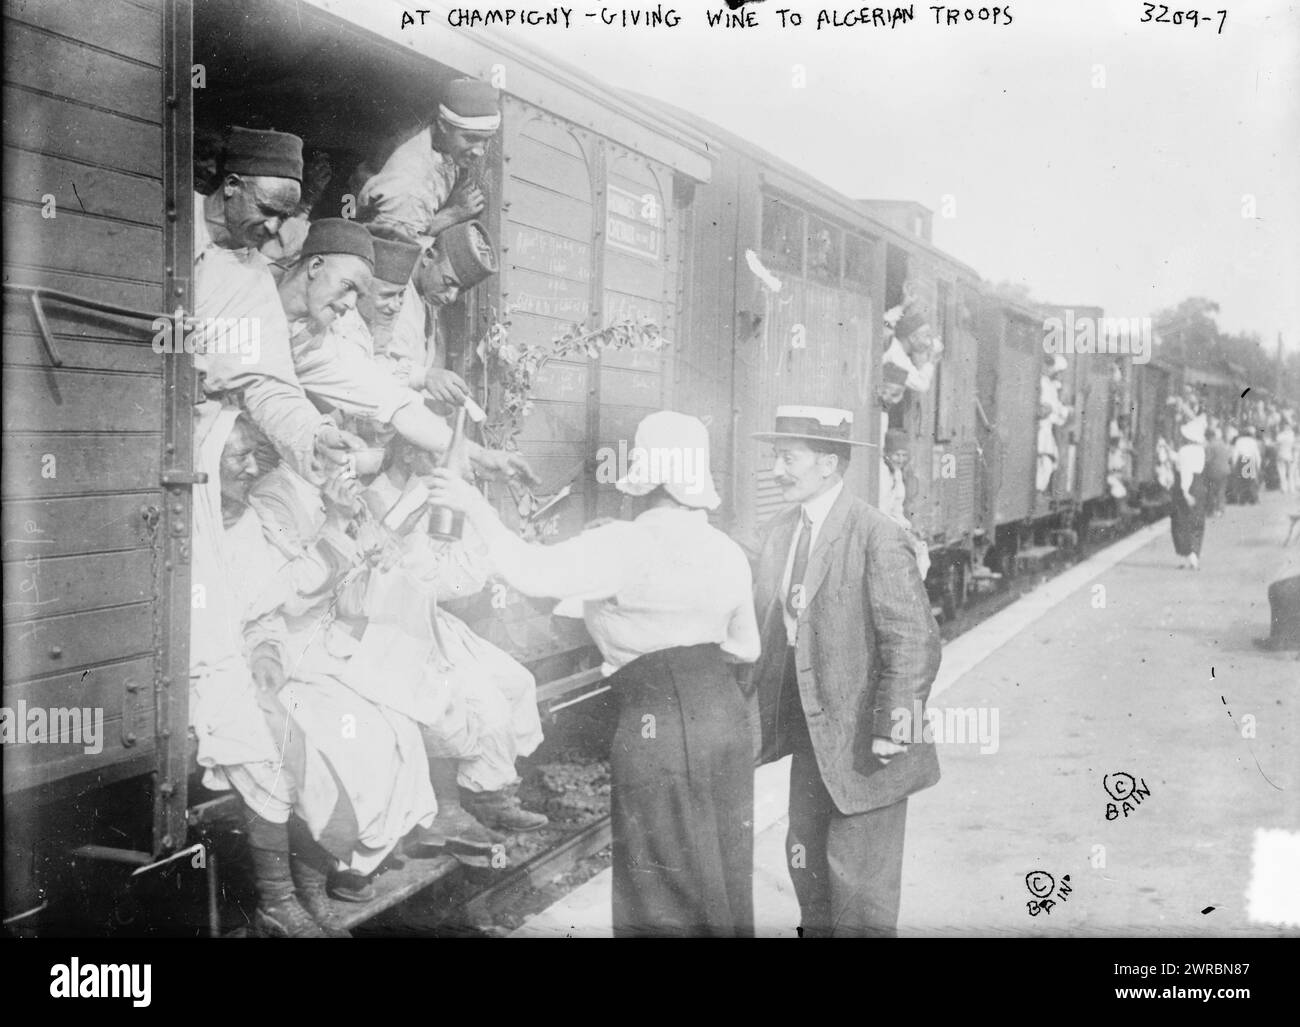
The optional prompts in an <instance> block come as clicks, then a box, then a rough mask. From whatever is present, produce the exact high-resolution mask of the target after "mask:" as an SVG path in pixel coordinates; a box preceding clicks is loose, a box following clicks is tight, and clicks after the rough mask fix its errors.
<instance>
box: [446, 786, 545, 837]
mask: <svg viewBox="0 0 1300 1027" xmlns="http://www.w3.org/2000/svg"><path fill="white" fill-rule="evenodd" d="M464 801H465V807H466V809H468V810H469V811H470V813H472V814H473V815H474V817H475V819H477V820H478V821H479V822H480V823H482V824H485V825H486V826H488V827H491V828H495V829H496V830H498V831H507V832H511V833H517V832H520V831H536V830H537V829H538V828H540V827H545V826H546V825H547V824H549V823H550V822H551V821H550V818H549V817H547V816H546V815H545V814H542V813H533V812H531V811H530V810H526V809H524V808H523V807H522V806H520V805H519V798H518V796H517V795H516V794H515V790H514V788H503V789H502V790H501V791H499V792H473V793H470V794H468V795H467V796H466V797H465V800H464Z"/></svg>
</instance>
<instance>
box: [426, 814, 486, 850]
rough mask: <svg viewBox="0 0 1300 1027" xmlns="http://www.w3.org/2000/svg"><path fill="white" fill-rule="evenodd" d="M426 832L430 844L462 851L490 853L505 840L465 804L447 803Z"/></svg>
mask: <svg viewBox="0 0 1300 1027" xmlns="http://www.w3.org/2000/svg"><path fill="white" fill-rule="evenodd" d="M424 833H425V838H426V841H427V842H428V843H429V844H431V845H437V846H439V847H441V848H447V849H451V850H453V851H461V852H464V851H469V852H487V853H490V852H491V851H492V850H493V848H494V847H495V846H497V845H501V844H503V843H504V842H505V839H504V838H502V837H501V836H500V835H498V834H496V833H495V832H493V831H491V830H489V829H488V828H486V827H484V826H483V825H482V824H480V823H479V822H478V821H477V820H475V819H474V817H472V816H470V814H469V813H468V812H467V811H466V809H465V808H464V807H463V806H450V805H447V804H445V803H444V804H443V805H442V806H441V807H440V808H439V809H438V815H437V816H436V817H434V818H433V823H432V824H430V825H429V826H428V827H427V828H425V829H424Z"/></svg>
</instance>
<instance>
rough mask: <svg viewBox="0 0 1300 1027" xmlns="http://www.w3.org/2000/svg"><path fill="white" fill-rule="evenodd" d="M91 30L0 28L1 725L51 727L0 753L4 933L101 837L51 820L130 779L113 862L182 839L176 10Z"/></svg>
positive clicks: (184, 484)
mask: <svg viewBox="0 0 1300 1027" xmlns="http://www.w3.org/2000/svg"><path fill="white" fill-rule="evenodd" d="M91 8H92V5H90V4H47V3H37V2H21V0H13V2H8V3H6V4H5V8H4V26H5V56H6V98H5V119H4V122H5V127H4V142H5V172H4V208H5V221H6V228H7V231H6V233H5V243H4V267H5V314H4V349H3V359H4V364H5V404H4V468H5V474H4V478H3V511H4V536H3V537H4V554H3V555H4V595H5V603H4V636H5V637H4V641H5V647H4V648H5V655H4V705H5V707H6V709H7V710H8V711H12V716H13V718H14V719H13V720H11V722H10V726H11V727H15V726H17V727H19V728H20V730H21V729H27V730H28V731H32V730H35V729H36V728H37V726H38V724H39V723H40V720H39V718H37V717H36V716H35V714H36V713H37V712H38V711H41V710H43V711H47V712H48V714H49V717H50V719H51V720H52V721H54V720H57V721H58V724H57V725H56V724H53V723H50V724H46V725H45V728H46V730H47V732H51V733H50V734H49V735H48V736H47V740H48V741H49V742H50V743H51V744H26V745H5V746H4V770H5V774H4V792H5V811H6V816H5V824H6V838H5V842H6V846H7V848H8V851H9V853H10V855H12V856H15V857H16V856H17V854H18V853H19V852H23V853H25V854H26V855H27V856H28V858H24V859H18V858H14V859H8V858H7V859H6V867H8V868H10V870H11V872H10V873H7V875H6V904H7V906H8V908H9V909H14V908H19V909H25V908H26V905H27V904H30V902H31V901H32V898H33V896H35V895H36V894H38V892H39V889H40V887H41V873H42V870H41V868H42V866H43V861H44V857H45V855H46V852H47V850H49V849H51V848H53V847H57V846H60V845H72V844H76V843H78V842H81V841H85V840H86V839H87V838H88V837H90V836H92V835H93V834H94V833H95V832H96V831H97V830H100V829H102V825H101V824H99V823H97V822H96V818H95V813H94V808H93V804H92V809H91V810H90V811H88V813H87V815H86V816H84V817H82V818H80V819H70V818H59V819H55V818H53V817H51V816H50V814H49V810H48V806H47V804H48V803H50V802H53V801H57V800H59V799H62V798H66V797H68V796H73V795H76V794H77V793H79V792H81V791H83V790H85V789H90V788H99V787H103V786H105V785H107V784H110V783H112V782H114V781H117V780H121V779H123V778H128V777H132V776H134V775H152V784H153V789H152V794H153V800H154V809H153V814H152V817H145V818H143V819H144V820H145V821H151V830H150V826H149V824H148V823H146V824H145V827H144V831H143V834H141V835H137V836H135V837H131V836H130V835H129V834H128V832H127V831H126V830H125V829H124V827H123V825H113V826H114V827H115V828H116V829H117V831H118V834H119V836H120V837H121V839H122V840H121V841H120V842H119V845H131V846H134V847H138V848H140V849H142V850H144V851H145V852H148V853H154V852H157V851H160V850H162V849H165V848H169V847H171V846H173V845H178V844H180V843H181V842H183V840H184V837H185V816H184V813H185V810H184V794H185V769H186V760H187V757H188V753H187V751H186V746H185V737H186V724H187V704H186V695H185V691H186V688H185V686H186V682H187V680H188V675H189V666H188V663H189V659H188V635H187V628H188V611H189V606H190V589H189V568H188V563H189V532H190V509H189V490H190V486H191V485H192V484H193V481H194V479H193V476H192V474H191V472H190V436H191V418H192V415H191V411H190V405H191V403H192V402H193V386H192V374H191V358H189V357H188V356H186V355H185V353H184V352H183V348H182V351H181V352H179V353H175V354H169V355H167V356H160V355H159V354H158V353H157V352H156V351H155V349H154V342H155V341H156V340H162V341H163V342H166V341H168V340H174V337H175V336H174V332H173V331H172V327H173V326H172V322H171V321H170V313H169V312H171V311H174V310H175V309H176V308H177V307H185V306H187V305H188V296H187V291H188V268H189V267H190V257H189V252H190V238H189V237H190V227H189V220H190V218H189V210H190V202H189V197H188V193H187V188H186V187H185V185H184V183H186V182H187V181H188V174H189V172H188V159H189V158H188V153H187V150H188V145H189V135H190V80H189V69H190V58H189V45H190V37H189V23H188V9H187V6H186V5H185V4H183V3H176V4H170V3H169V4H164V3H162V2H151V0H141V2H132V0H106V2H104V3H101V4H95V5H93V11H92V9H91ZM28 706H30V707H31V711H30V712H28V713H27V715H26V717H24V716H23V714H24V711H25V709H26V707H28ZM100 716H102V721H100V723H99V730H98V732H97V733H98V735H99V737H98V738H91V737H90V735H91V732H92V730H93V726H92V723H90V722H93V721H94V720H95V719H97V718H99V717H100ZM78 718H84V720H85V721H86V722H83V723H80V724H78ZM18 721H25V723H24V724H21V725H19V724H18V723H17V722H18ZM27 740H28V741H29V742H35V741H40V740H41V739H39V738H33V737H30V735H29V737H28V738H27ZM15 904H16V905H15Z"/></svg>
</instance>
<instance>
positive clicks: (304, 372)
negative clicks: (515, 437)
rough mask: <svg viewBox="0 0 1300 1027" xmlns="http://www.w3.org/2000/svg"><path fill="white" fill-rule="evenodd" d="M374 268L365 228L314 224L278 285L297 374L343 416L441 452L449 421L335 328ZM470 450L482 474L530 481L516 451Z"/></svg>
mask: <svg viewBox="0 0 1300 1027" xmlns="http://www.w3.org/2000/svg"><path fill="white" fill-rule="evenodd" d="M374 267H375V248H374V242H373V241H372V239H371V235H370V233H369V232H368V231H367V230H366V229H365V228H364V227H363V226H362V225H359V224H357V223H356V222H354V221H348V220H346V219H344V218H325V219H322V220H319V221H315V222H313V223H312V226H311V230H310V231H309V232H308V233H307V239H306V241H305V242H304V244H303V248H302V253H301V255H300V257H299V259H298V260H297V261H296V262H295V263H294V264H292V265H291V266H290V267H289V268H288V269H287V270H286V271H285V273H284V277H283V278H282V279H281V280H280V284H279V296H280V301H281V303H282V304H283V309H284V316H285V317H286V318H287V320H288V323H289V327H290V332H291V333H292V334H291V350H292V354H293V362H294V370H295V373H296V374H297V376H298V379H299V381H300V382H301V383H302V386H303V388H305V389H306V390H307V392H308V393H309V394H310V395H311V396H312V397H313V398H314V399H316V400H317V401H318V402H321V403H324V404H326V405H328V406H330V407H332V408H334V409H336V410H339V411H341V412H342V413H344V414H347V415H352V416H355V417H361V418H366V419H369V420H372V421H375V422H378V423H380V424H385V425H386V424H391V425H392V427H393V428H394V429H395V430H396V431H397V433H398V434H400V435H401V436H402V437H403V438H406V439H408V440H409V441H411V442H413V443H415V445H417V446H419V447H421V448H422V449H425V450H427V451H429V452H431V453H441V452H443V451H444V450H445V449H446V448H447V445H448V443H449V442H450V441H451V429H450V428H448V427H447V424H446V422H445V421H443V420H442V418H440V417H439V416H438V415H437V414H435V413H434V412H433V411H432V410H430V409H429V408H428V407H427V406H425V404H424V402H423V400H422V399H421V397H420V396H419V394H417V393H416V392H415V391H414V390H412V389H410V388H406V387H404V386H402V385H400V384H399V383H398V382H397V380H396V379H395V378H394V377H393V376H392V375H389V374H385V373H384V372H383V370H382V369H381V368H380V367H378V366H377V365H376V364H375V362H374V361H373V360H372V359H367V358H366V357H365V356H364V355H363V354H362V353H361V352H359V351H358V350H357V348H356V347H355V346H352V345H347V344H346V342H345V341H344V340H342V339H341V338H340V336H339V335H338V333H336V332H335V330H334V326H335V324H336V323H337V322H338V321H339V320H340V319H341V318H344V317H346V316H347V315H350V314H353V313H354V312H355V311H356V309H357V303H358V300H359V298H360V297H361V296H362V295H369V294H370V292H371V290H372V287H373V278H374ZM404 267H405V265H403V267H402V268H396V269H389V271H388V272H386V273H389V274H390V277H391V276H392V271H393V270H396V271H397V273H398V274H400V272H401V271H402V270H404ZM358 327H359V325H358V323H357V322H356V321H353V322H352V324H351V331H352V332H353V333H354V334H355V332H356V331H357V330H358ZM347 330H348V329H347V328H345V329H344V331H345V332H346V331H347ZM352 437H354V438H355V436H352ZM358 448H360V447H358ZM468 454H469V458H470V460H471V461H472V462H473V463H474V465H475V467H476V468H477V469H478V470H480V471H482V472H483V473H484V474H486V475H489V476H492V477H507V476H515V475H518V476H522V477H524V478H526V479H532V471H531V470H530V469H529V467H528V464H527V463H526V462H525V461H524V459H523V457H521V456H520V455H519V454H518V453H507V452H503V451H501V450H490V449H485V448H483V447H482V446H479V445H478V444H477V443H471V444H469V446H468Z"/></svg>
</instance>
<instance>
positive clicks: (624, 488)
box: [614, 410, 722, 510]
mask: <svg viewBox="0 0 1300 1027" xmlns="http://www.w3.org/2000/svg"><path fill="white" fill-rule="evenodd" d="M660 485H662V486H663V487H664V491H666V492H667V493H668V494H669V495H670V496H672V497H673V499H675V500H677V502H679V503H681V504H682V505H683V506H690V507H696V508H699V509H703V510H716V509H717V508H718V506H719V505H720V504H721V502H722V500H721V498H719V496H718V490H717V489H715V488H714V487H713V476H712V475H711V474H710V473H709V430H708V428H706V427H705V426H704V422H703V421H701V420H700V419H699V418H698V417H692V416H690V414H679V413H677V412H676V411H675V410H660V411H658V412H657V413H653V414H648V415H647V416H646V417H644V418H642V419H641V423H640V424H638V425H637V426H636V442H635V445H634V446H633V449H632V462H631V466H630V467H629V468H628V471H627V474H625V475H623V477H622V478H620V479H619V480H618V481H617V482H616V483H615V486H614V487H615V488H617V489H618V490H619V491H620V492H624V493H626V494H627V495H629V496H644V495H647V494H648V493H650V492H653V491H654V490H655V489H656V488H658V487H659V486H660Z"/></svg>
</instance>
